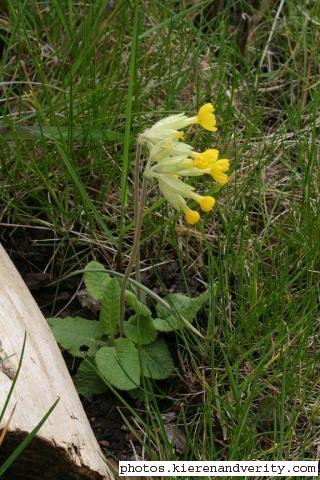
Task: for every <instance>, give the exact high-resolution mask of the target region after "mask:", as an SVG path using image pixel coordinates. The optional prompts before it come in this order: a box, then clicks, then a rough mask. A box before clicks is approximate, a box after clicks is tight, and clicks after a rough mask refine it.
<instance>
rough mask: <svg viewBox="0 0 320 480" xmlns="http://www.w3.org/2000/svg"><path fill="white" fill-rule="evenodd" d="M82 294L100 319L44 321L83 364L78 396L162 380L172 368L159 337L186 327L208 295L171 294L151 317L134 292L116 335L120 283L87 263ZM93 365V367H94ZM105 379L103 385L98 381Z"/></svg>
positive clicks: (129, 292) (129, 294) (127, 293)
mask: <svg viewBox="0 0 320 480" xmlns="http://www.w3.org/2000/svg"><path fill="white" fill-rule="evenodd" d="M84 283H85V286H86V290H87V293H88V294H89V295H90V296H91V298H92V299H93V300H94V301H95V302H97V304H99V306H100V315H99V320H98V321H96V320H88V319H85V318H81V317H65V318H50V319H48V322H49V325H50V326H51V328H52V330H53V333H54V335H55V337H56V339H57V341H58V343H59V345H60V346H61V347H62V348H63V349H65V350H66V351H68V352H69V353H70V354H71V355H73V356H75V357H79V358H81V359H86V360H90V361H91V362H88V361H83V362H82V363H81V364H80V366H79V369H78V372H77V375H76V386H77V388H78V391H79V393H81V394H83V395H84V396H87V397H90V396H91V395H92V394H95V393H102V392H104V391H105V389H106V384H111V385H112V386H113V387H116V388H118V389H120V390H127V391H132V390H136V389H137V388H138V387H139V386H140V385H141V383H142V377H146V378H151V379H153V380H163V379H165V378H167V377H169V376H170V375H171V373H172V372H173V369H174V364H173V360H172V357H171V354H170V351H169V348H168V346H167V343H166V341H165V339H164V338H163V334H164V333H168V332H173V331H177V330H179V329H182V328H188V327H189V328H190V326H192V325H191V322H192V321H193V320H194V319H195V317H196V315H197V312H198V311H199V309H200V308H201V307H202V306H203V304H204V303H205V302H206V300H207V299H208V293H207V292H205V293H204V294H202V295H200V296H199V297H197V298H189V297H187V296H185V295H181V294H179V293H177V294H170V295H168V297H167V298H165V299H164V300H163V301H162V302H161V303H158V304H156V307H155V315H152V312H151V310H150V309H149V308H148V306H147V305H145V304H144V303H142V302H141V301H140V300H139V299H138V297H137V294H136V292H135V291H134V290H133V289H126V291H125V302H126V306H127V307H128V308H129V309H130V311H131V315H130V316H129V318H128V319H127V320H126V321H125V322H124V335H123V336H119V319H120V283H119V280H118V279H117V278H114V277H112V276H111V275H110V274H109V273H108V272H107V270H106V269H105V268H104V266H103V265H102V264H100V263H99V262H95V261H92V262H90V263H89V264H88V265H87V266H86V268H85V270H84ZM94 366H95V367H96V368H94ZM103 380H105V382H106V383H104V382H103Z"/></svg>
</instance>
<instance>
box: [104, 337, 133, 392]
mask: <svg viewBox="0 0 320 480" xmlns="http://www.w3.org/2000/svg"><path fill="white" fill-rule="evenodd" d="M95 360H96V364H97V367H98V370H99V371H100V373H101V375H102V376H103V377H104V378H105V379H106V381H107V382H109V383H111V385H113V386H114V387H116V388H119V390H132V389H133V388H136V387H137V386H139V385H140V362H139V355H138V350H137V349H136V347H135V346H134V344H133V343H132V342H131V340H128V339H127V338H118V339H117V340H116V341H115V342H114V346H113V347H102V348H100V350H99V351H98V352H97V353H96V356H95Z"/></svg>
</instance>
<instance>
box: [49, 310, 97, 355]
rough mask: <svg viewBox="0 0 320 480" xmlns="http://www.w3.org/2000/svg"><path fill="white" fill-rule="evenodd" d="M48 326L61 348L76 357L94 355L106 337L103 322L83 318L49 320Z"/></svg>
mask: <svg viewBox="0 0 320 480" xmlns="http://www.w3.org/2000/svg"><path fill="white" fill-rule="evenodd" d="M48 324H49V325H50V327H51V329H52V331H53V334H54V336H55V338H56V340H57V342H58V343H59V345H60V347H62V348H63V349H64V350H67V352H69V353H70V354H71V355H73V356H74V357H85V356H87V355H94V354H95V352H96V351H97V348H98V347H97V340H98V339H99V338H101V337H102V336H103V335H104V330H103V326H102V324H101V322H97V321H96V320H86V319H85V318H81V317H65V318H48Z"/></svg>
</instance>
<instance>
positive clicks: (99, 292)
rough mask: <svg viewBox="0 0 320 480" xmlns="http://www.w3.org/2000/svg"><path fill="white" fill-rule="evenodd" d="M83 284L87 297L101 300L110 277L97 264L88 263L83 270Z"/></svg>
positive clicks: (102, 267) (100, 265)
mask: <svg viewBox="0 0 320 480" xmlns="http://www.w3.org/2000/svg"><path fill="white" fill-rule="evenodd" d="M84 270H85V271H84V275H83V279H84V283H85V286H86V289H87V291H88V293H89V295H90V296H91V297H92V298H93V299H94V300H102V298H103V294H104V292H105V290H106V288H107V285H108V283H109V282H110V280H111V277H110V275H109V274H108V272H107V271H106V269H105V268H104V266H103V265H102V263H99V262H95V261H92V262H89V263H88V264H87V265H86V266H85V269H84Z"/></svg>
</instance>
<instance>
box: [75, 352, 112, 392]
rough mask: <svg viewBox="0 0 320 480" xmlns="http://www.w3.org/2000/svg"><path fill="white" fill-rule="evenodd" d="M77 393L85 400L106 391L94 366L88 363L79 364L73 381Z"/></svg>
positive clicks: (106, 388)
mask: <svg viewBox="0 0 320 480" xmlns="http://www.w3.org/2000/svg"><path fill="white" fill-rule="evenodd" d="M74 383H75V386H76V388H77V391H78V393H80V394H81V395H83V396H84V397H86V398H91V397H92V395H99V394H101V393H104V392H106V391H107V390H108V387H107V386H106V384H105V383H104V382H103V381H102V380H101V378H100V377H99V375H98V374H97V372H96V369H95V367H94V365H92V364H91V363H90V362H89V361H86V360H85V361H83V362H81V364H80V366H79V368H78V371H77V373H76V376H75V379H74Z"/></svg>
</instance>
